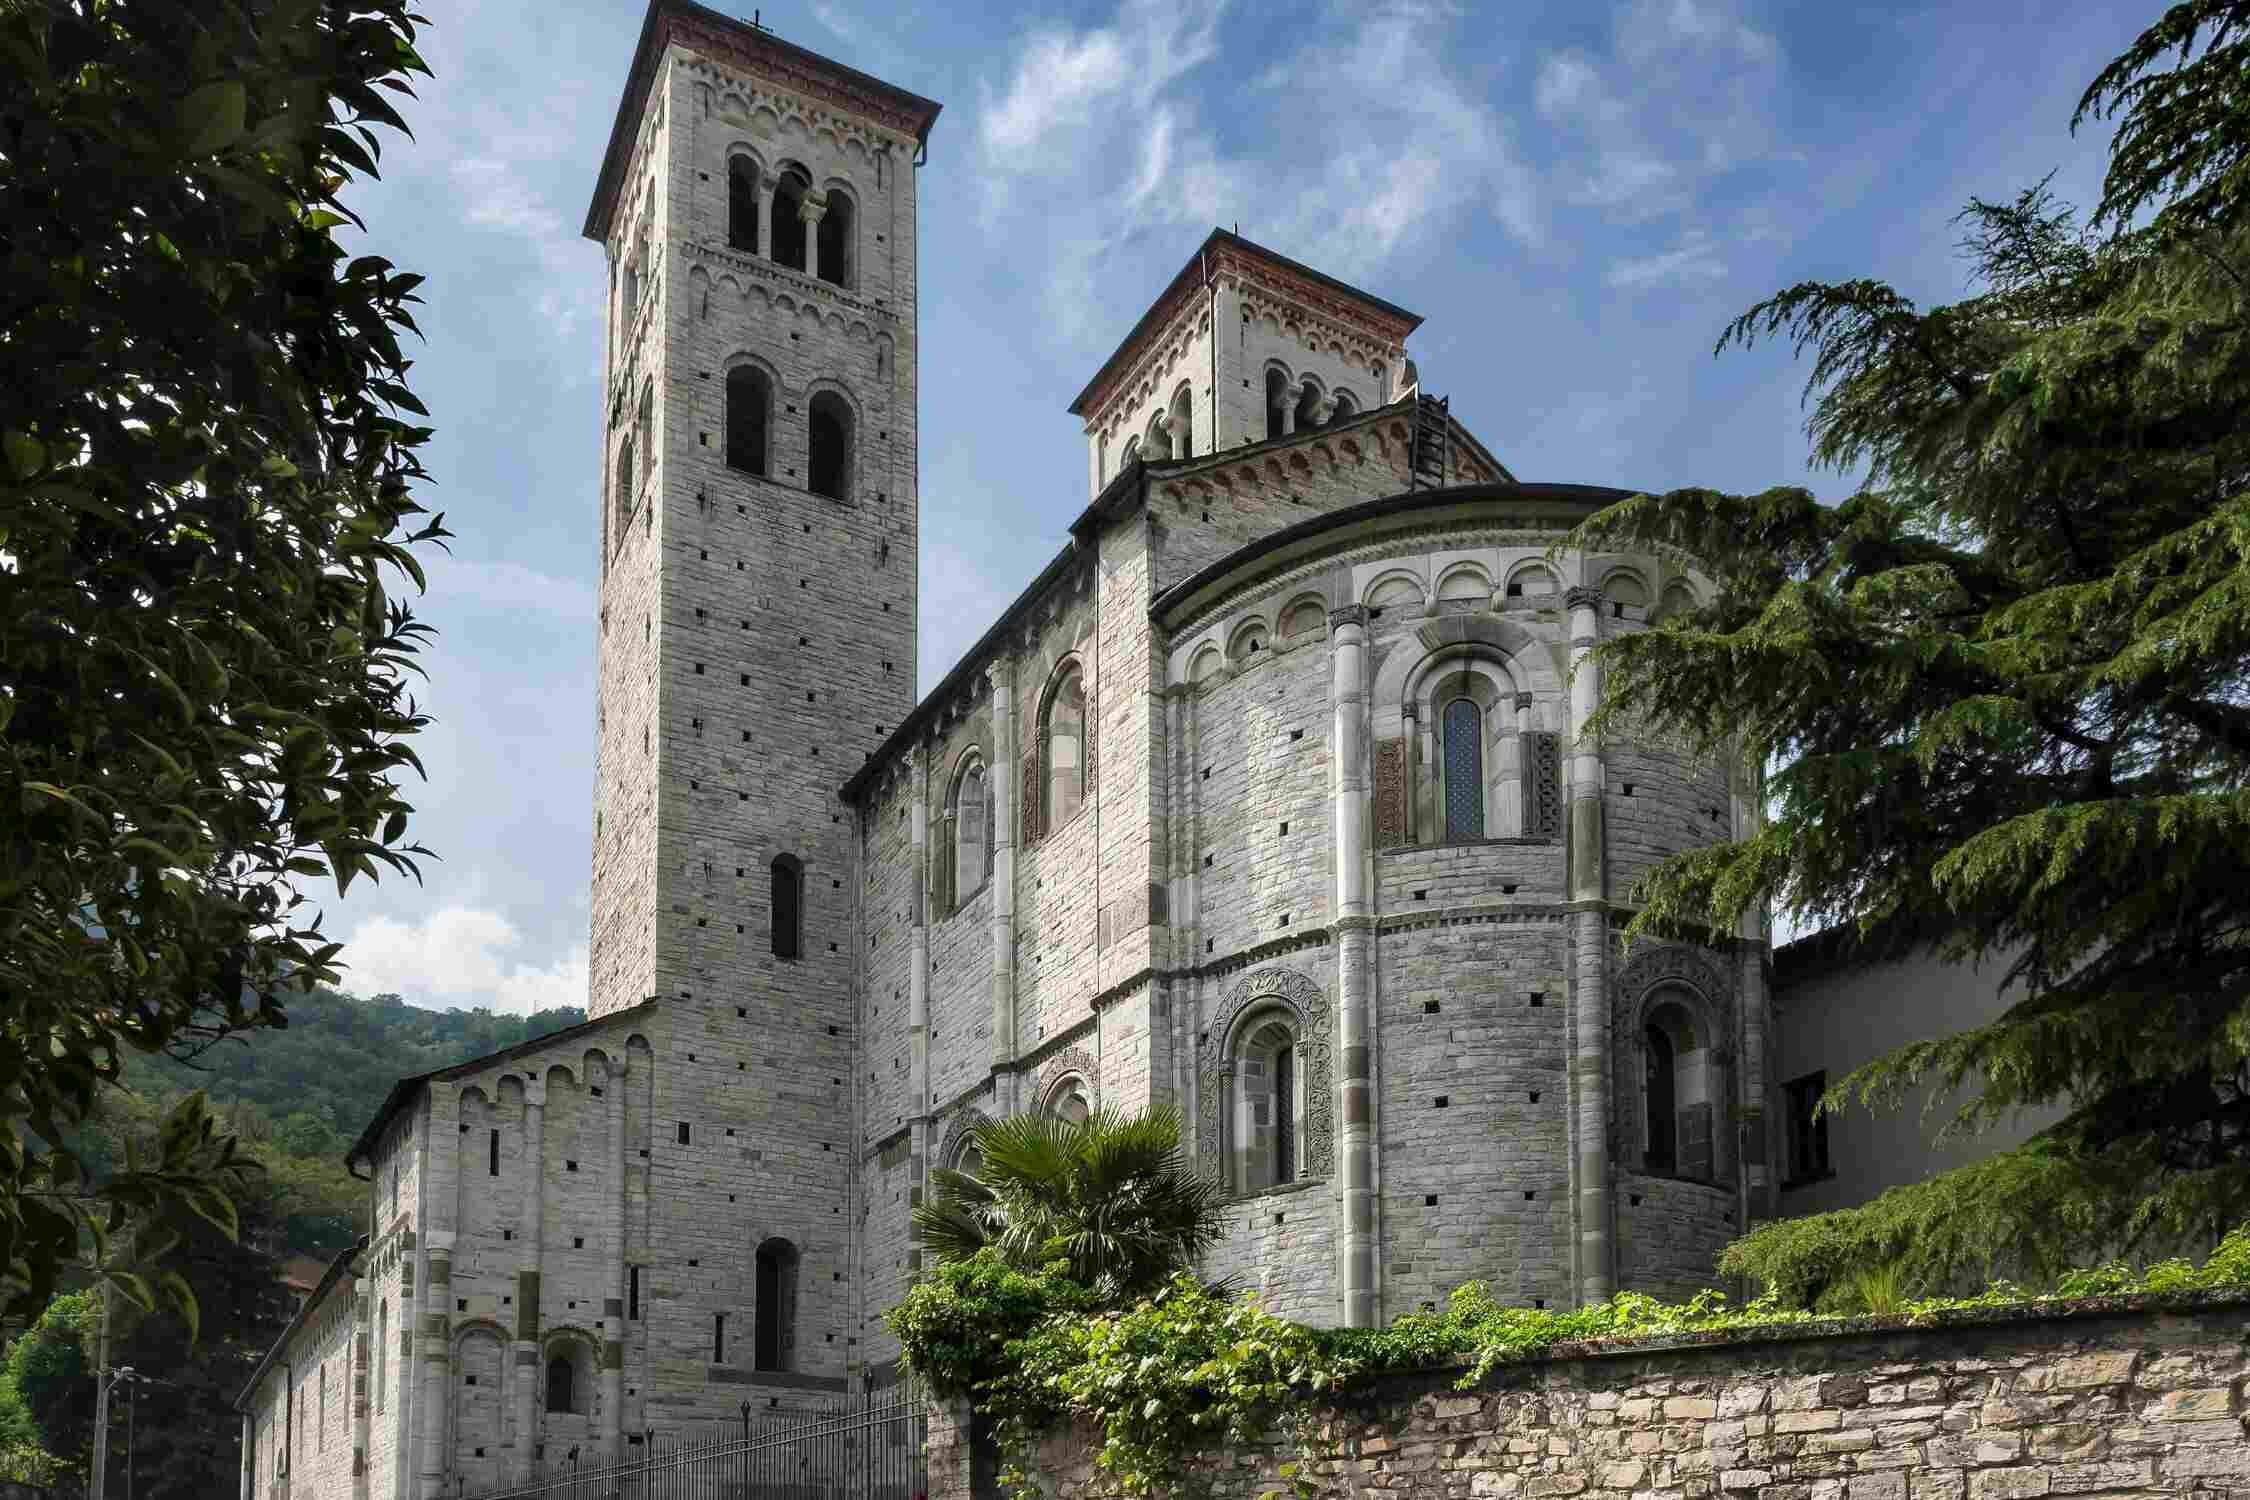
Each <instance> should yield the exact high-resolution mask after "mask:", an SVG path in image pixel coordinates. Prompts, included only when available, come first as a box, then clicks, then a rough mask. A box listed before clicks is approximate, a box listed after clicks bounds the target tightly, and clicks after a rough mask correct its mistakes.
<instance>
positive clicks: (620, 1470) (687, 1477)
mask: <svg viewBox="0 0 2250 1500" xmlns="http://www.w3.org/2000/svg"><path fill="white" fill-rule="evenodd" d="M924 1410H925V1408H924V1403H923V1402H922V1400H921V1399H920V1398H919V1397H918V1396H917V1395H915V1393H914V1392H913V1391H912V1389H911V1388H909V1387H906V1386H899V1387H894V1388H893V1389H891V1390H888V1391H878V1392H873V1393H870V1394H868V1395H865V1396H856V1397H850V1398H845V1399H839V1400H836V1401H833V1402H830V1403H828V1404H826V1405H824V1406H822V1407H820V1408H817V1409H815V1410H813V1411H809V1412H807V1411H795V1412H758V1411H754V1410H751V1409H750V1408H748V1407H745V1408H744V1409H743V1417H742V1428H741V1435H740V1436H735V1435H733V1434H728V1435H726V1436H723V1437H713V1438H709V1439H704V1440H697V1439H695V1438H692V1437H688V1436H683V1435H666V1434H663V1433H658V1432H653V1431H652V1432H649V1433H646V1434H644V1436H643V1439H642V1456H641V1457H639V1458H637V1459H634V1460H632V1461H631V1462H629V1463H625V1464H617V1465H610V1466H605V1467H601V1468H580V1467H578V1466H576V1465H575V1464H574V1465H572V1466H571V1467H570V1468H569V1469H567V1470H557V1471H555V1472H551V1473H548V1474H546V1475H545V1476H543V1477H541V1478H539V1479H536V1480H533V1481H532V1482H531V1483H529V1484H524V1485H512V1486H507V1487H504V1488H501V1489H492V1490H479V1491H476V1492H475V1493H474V1494H462V1495H461V1496H460V1500H922V1497H923V1496H925V1495H927V1494H928V1493H929V1477H928V1469H927V1467H926V1462H925V1458H924V1451H923V1439H924V1437H925V1435H926V1418H925V1416H924Z"/></svg>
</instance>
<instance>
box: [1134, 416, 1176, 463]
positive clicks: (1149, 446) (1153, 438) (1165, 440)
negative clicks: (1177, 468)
mask: <svg viewBox="0 0 2250 1500" xmlns="http://www.w3.org/2000/svg"><path fill="white" fill-rule="evenodd" d="M1141 453H1142V455H1143V456H1144V457H1146V458H1149V459H1166V458H1170V457H1171V456H1172V431H1171V420H1170V418H1168V417H1166V416H1164V415H1163V414H1162V413H1158V414H1157V415H1156V416H1153V417H1150V418H1149V419H1148V436H1147V437H1146V438H1144V439H1143V440H1142V442H1141Z"/></svg>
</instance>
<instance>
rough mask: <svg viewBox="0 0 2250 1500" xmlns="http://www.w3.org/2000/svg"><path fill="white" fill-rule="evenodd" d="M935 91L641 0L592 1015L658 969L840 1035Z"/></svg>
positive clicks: (598, 195)
mask: <svg viewBox="0 0 2250 1500" xmlns="http://www.w3.org/2000/svg"><path fill="white" fill-rule="evenodd" d="M937 113H938V106H937V105H936V104H934V103H932V102H930V101H929V100H926V99H922V98H919V97H917V96H916V95H913V94H910V93H907V92H906V91H904V90H902V89H897V88H893V87H891V86H890V85H889V84H886V83H882V82H880V81H878V80H876V79H874V78H870V77H868V76H867V75H865V74H863V73H859V72H855V71H854V70H852V69H850V68H847V67H844V66H842V65H840V64H838V63H834V62H830V61H829V60H827V59H826V58H823V57H819V56H817V55H815V54H813V53H811V52H808V51H806V50H805V49H803V48H801V47H797V46H794V45H792V44H790V43H789V42H786V41H784V40H782V39H781V38H779V37H777V36H775V35H774V34H773V33H771V32H769V31H766V30H764V29H763V28H761V27H758V26H756V25H753V24H750V23H746V22H743V21H739V20H736V19H734V18H732V17H729V16H726V15H722V14H720V13H719V12H717V11H714V10H710V9H707V8H706V7H704V6H701V5H697V4H693V3H691V0H653V3H652V4H651V5H650V7H649V10H648V14H647V19H646V21H645V23H644V24H643V26H642V30H641V38H640V44H639V47H638V49H637V50H636V52H635V54H634V58H633V65H632V72H631V74H630V76H629V78H628V80H627V84H626V88H625V95H624V99H623V101H622V102H621V104H620V106H619V109H618V114H617V122H616V126H615V128H614V130H613V131H612V133H611V136H610V142H609V149H608V153H607V155H606V156H605V158H604V160H603V162H602V169H601V177H600V181H599V183H598V185H597V187H596V189H595V193H594V199H593V203H592V206H591V207H590V208H589V209H588V211H587V215H586V223H585V231H584V232H585V234H586V237H587V238H589V239H592V240H595V241H597V242H599V243H600V244H601V245H602V247H603V249H604V251H605V252H606V256H607V264H608V273H609V274H608V336H607V339H606V342H605V345H604V374H605V381H604V385H605V394H604V403H603V411H602V433H603V452H604V463H603V474H602V507H601V510H602V514H601V528H600V534H601V549H602V563H601V591H600V598H601V612H600V613H601V625H600V631H601V634H600V646H599V655H600V666H599V684H600V686H599V693H600V697H599V708H598V716H599V732H598V744H599V750H598V756H597V766H598V769H597V773H596V784H595V836H594V870H593V922H592V939H591V948H592V971H593V979H592V995H591V1001H590V1008H591V1010H592V1012H593V1013H594V1014H595V1015H597V1016H598V1015H602V1014H605V1013H607V1012H610V1011H614V1010H618V1009H621V1008H623V1007H626V1006H629V1005H633V1004H637V1003H638V1002H640V1001H641V1000H643V999H646V998H648V997H650V996H663V997H665V998H667V999H668V1000H671V1001H678V1000H681V999H692V1000H695V1001H699V1002H707V1004H708V1006H709V1007H710V1008H711V1010H712V1011H713V1014H714V1015H715V1016H721V1017H724V1018H725V1019H726V1020H728V1021H730V1022H731V1021H734V1020H737V1019H742V1020H750V1021H754V1022H757V1023H759V1029H760V1030H761V1031H762V1030H764V1029H765V1028H766V1027H767V1026H768V1025H771V1026H777V1027H781V1028H783V1029H784V1030H785V1031H787V1032H789V1033H791V1034H795V1033H804V1034H806V1035H808V1036H809V1037H811V1038H818V1039H821V1040H823V1041H825V1039H826V1038H827V1037H828V1036H830V1035H836V1036H839V1037H842V1038H844V1039H845V1040H847V1041H848V1039H849V1030H850V1028H849V1024H848V1023H849V1021H850V1019H851V1007H850V1002H849V995H850V991H851V964H852V957H853V955H852V952H851V940H850V931H849V929H850V922H851V917H852V911H853V895H854V893H853V892H852V890H851V889H850V872H851V869H852V863H851V861H852V851H853V848H854V843H853V830H852V828H851V827H850V826H849V825H850V814H849V810H848V809H847V808H846V807H845V806H844V804H842V803H841V802H839V801H838V800H837V798H836V796H835V790H836V788H837V787H838V786H839V785H840V784H841V783H842V782H843V781H844V779H845V778H846V777H847V776H849V775H850V774H851V772H852V771H853V770H854V769H855V768H857V767H858V766H859V765H860V764H861V762H862V761H863V759H864V758H865V757H866V755H867V753H868V752H869V751H870V750H872V749H873V748H874V747H875V746H876V745H878V744H880V743H881V741H882V739H883V737H884V735H885V734H886V733H888V732H889V731H890V730H891V729H893V728H895V727H896V726H897V724H898V723H899V721H900V720H901V719H902V718H904V717H905V715H906V713H907V710H908V709H909V708H910V707H911V706H912V703H913V695H914V662H915V656H914V652H915V639H914V633H915V604H916V599H915V579H916V573H915V562H916V544H917V507H916V493H915V480H916V473H915V468H916V465H915V435H916V430H915V421H916V413H915V361H916V349H915V307H916V302H915V297H916V286H915V280H916V278H915V245H916V234H915V175H916V172H917V169H918V165H919V162H920V160H921V158H922V154H923V146H924V143H925V142H926V140H927V137H928V133H929V129H930V126H931V124H932V122H933V121H934V120H935V119H936V117H937ZM737 1011H741V1012H744V1014H743V1015H742V1016H740V1017H737V1015H736V1012H737ZM776 1040H778V1038H776ZM815 1050H818V1051H821V1052H823V1053H825V1052H826V1050H827V1049H826V1048H825V1047H822V1048H817V1049H815ZM804 1061H806V1062H807V1063H808V1064H810V1062H811V1059H810V1058H809V1057H808V1058H806V1059H805V1060H804ZM817 1071H818V1073H819V1074H820V1075H821V1077H820V1083H821V1084H822V1085H823V1086H825V1085H826V1084H827V1083H828V1079H829V1077H831V1076H839V1075H840V1073H841V1071H842V1070H841V1069H839V1068H830V1067H828V1066H825V1065H823V1066H820V1067H818V1069H817ZM769 1076H770V1075H769ZM808 1076H809V1072H808ZM839 1165H840V1162H839Z"/></svg>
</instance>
